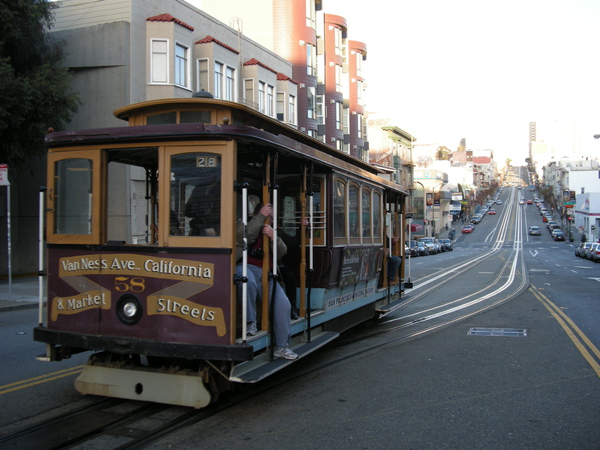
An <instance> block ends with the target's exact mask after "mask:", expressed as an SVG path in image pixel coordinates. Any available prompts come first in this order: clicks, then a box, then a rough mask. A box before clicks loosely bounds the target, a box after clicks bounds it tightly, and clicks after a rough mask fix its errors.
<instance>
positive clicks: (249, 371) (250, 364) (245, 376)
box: [229, 331, 339, 383]
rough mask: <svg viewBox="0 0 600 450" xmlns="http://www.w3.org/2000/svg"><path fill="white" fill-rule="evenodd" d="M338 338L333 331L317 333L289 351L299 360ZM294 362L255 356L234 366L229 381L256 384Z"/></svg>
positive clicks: (337, 334)
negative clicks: (309, 339) (308, 340)
mask: <svg viewBox="0 0 600 450" xmlns="http://www.w3.org/2000/svg"><path fill="white" fill-rule="evenodd" d="M338 336H339V333H336V332H333V331H325V332H322V333H317V334H314V335H312V336H311V341H310V342H304V343H300V344H297V345H293V346H292V347H291V349H292V350H293V351H294V352H295V353H296V354H297V355H298V359H300V358H302V357H303V356H306V355H308V354H309V353H312V352H314V351H315V350H318V349H319V348H321V347H323V346H324V345H325V344H327V343H329V342H331V341H333V340H334V339H335V338H337V337H338ZM294 361H297V360H289V359H282V358H277V359H274V360H272V361H269V360H268V355H267V354H266V353H263V354H261V355H259V356H256V357H255V358H254V359H253V360H252V361H246V362H243V363H241V364H238V365H237V366H235V368H234V369H233V372H232V374H231V376H230V377H229V379H230V380H231V381H235V382H238V383H256V382H257V381H260V380H262V379H264V378H266V377H268V376H269V375H271V374H273V373H275V372H277V371H279V370H281V369H283V368H284V367H287V366H288V365H290V364H291V363H293V362H294Z"/></svg>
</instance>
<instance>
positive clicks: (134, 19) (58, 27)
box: [52, 0, 298, 129]
mask: <svg viewBox="0 0 600 450" xmlns="http://www.w3.org/2000/svg"><path fill="white" fill-rule="evenodd" d="M52 34H53V36H54V37H55V38H56V39H58V40H60V41H61V42H62V43H63V46H64V53H65V56H66V59H65V64H66V65H67V66H68V67H69V68H70V69H71V71H72V73H73V88H74V90H76V91H77V92H78V93H79V96H80V99H81V106H80V109H79V111H78V113H77V115H76V116H75V118H74V120H73V122H72V123H71V125H70V127H71V129H82V128H91V127H100V126H118V125H125V123H124V122H121V121H119V120H117V119H115V118H113V117H111V115H112V111H113V110H114V109H116V108H118V107H121V106H124V105H127V104H130V103H135V102H140V101H145V100H153V99H158V98H177V97H190V96H191V95H192V94H193V93H194V92H197V91H200V90H205V91H208V92H210V93H212V94H213V95H214V96H215V97H216V98H221V99H225V100H231V101H236V102H241V103H245V104H248V105H251V106H252V107H254V108H255V109H257V110H259V111H261V112H263V113H264V114H267V115H269V116H271V117H274V118H279V119H280V120H282V121H284V122H286V123H288V124H290V125H292V126H296V119H297V117H298V113H297V107H298V105H297V100H296V99H297V95H298V84H297V83H296V82H295V81H294V79H293V76H292V64H291V63H290V62H289V61H287V60H286V59H285V58H283V57H281V56H279V55H277V54H275V53H273V52H272V51H269V50H268V49H266V48H264V47H263V46H261V45H260V44H258V43H256V42H254V41H252V40H250V39H248V38H247V37H245V36H244V35H243V32H242V30H241V29H239V28H238V29H236V28H232V27H230V26H228V25H226V24H224V23H222V22H220V21H219V20H217V19H215V18H213V17H211V16H209V15H208V14H206V13H205V12H203V11H200V10H199V9H197V8H195V7H193V6H192V5H190V4H189V3H187V2H185V1H183V0H168V1H162V0H103V1H94V0H63V1H61V2H60V4H59V7H58V8H57V9H56V10H55V27H54V28H53V30H52Z"/></svg>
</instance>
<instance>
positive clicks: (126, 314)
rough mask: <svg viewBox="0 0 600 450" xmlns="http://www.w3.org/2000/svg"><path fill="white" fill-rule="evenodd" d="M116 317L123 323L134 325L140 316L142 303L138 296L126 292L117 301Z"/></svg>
mask: <svg viewBox="0 0 600 450" xmlns="http://www.w3.org/2000/svg"><path fill="white" fill-rule="evenodd" d="M116 312H117V317H118V318H119V320H120V321H121V322H123V323H124V324H125V325H135V324H136V323H138V322H139V321H140V319H141V318H142V313H143V309H142V304H141V303H140V301H139V300H138V298H137V297H136V296H134V295H131V294H126V295H124V296H123V297H121V298H120V299H119V300H118V301H117V311H116Z"/></svg>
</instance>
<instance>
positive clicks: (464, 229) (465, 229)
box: [462, 224, 475, 234]
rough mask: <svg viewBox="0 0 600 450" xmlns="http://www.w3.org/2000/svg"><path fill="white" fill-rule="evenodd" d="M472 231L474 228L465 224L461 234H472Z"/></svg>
mask: <svg viewBox="0 0 600 450" xmlns="http://www.w3.org/2000/svg"><path fill="white" fill-rule="evenodd" d="M474 229H475V227H474V226H473V225H471V224H467V225H465V226H464V227H463V229H462V232H463V234H467V233H472V232H473V230H474Z"/></svg>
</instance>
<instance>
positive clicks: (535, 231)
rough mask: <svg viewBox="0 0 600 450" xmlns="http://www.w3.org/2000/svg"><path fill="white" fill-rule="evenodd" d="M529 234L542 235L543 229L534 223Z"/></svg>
mask: <svg viewBox="0 0 600 450" xmlns="http://www.w3.org/2000/svg"><path fill="white" fill-rule="evenodd" d="M529 234H530V235H531V236H540V235H541V234H542V229H541V228H540V227H538V226H537V225H532V226H530V227H529Z"/></svg>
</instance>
